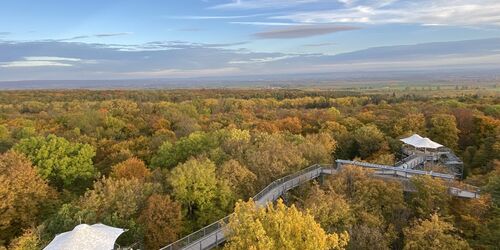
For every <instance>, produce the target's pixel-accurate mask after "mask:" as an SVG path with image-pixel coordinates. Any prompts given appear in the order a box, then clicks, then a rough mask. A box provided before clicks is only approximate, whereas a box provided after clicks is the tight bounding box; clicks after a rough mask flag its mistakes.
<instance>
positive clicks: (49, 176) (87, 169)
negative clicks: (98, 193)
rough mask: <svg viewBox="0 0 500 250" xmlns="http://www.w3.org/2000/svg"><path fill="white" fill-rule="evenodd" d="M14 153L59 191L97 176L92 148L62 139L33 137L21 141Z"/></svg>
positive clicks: (50, 136)
mask: <svg viewBox="0 0 500 250" xmlns="http://www.w3.org/2000/svg"><path fill="white" fill-rule="evenodd" d="M14 150H15V151H17V152H20V153H22V154H24V155H26V156H27V157H28V158H29V159H30V160H31V162H33V164H34V165H35V166H36V167H37V170H38V173H39V174H40V176H42V177H43V178H44V179H46V180H48V181H49V183H51V184H53V185H54V186H55V187H57V188H58V189H61V188H63V187H64V188H70V187H72V186H73V185H75V184H78V181H81V180H84V181H88V180H89V179H92V178H93V177H94V176H95V175H96V171H95V168H94V166H93V164H92V157H94V156H95V151H94V148H92V146H90V145H88V144H81V143H71V142H69V141H67V140H66V139H64V138H62V137H57V136H55V135H49V136H47V137H31V138H28V139H23V140H21V141H20V142H19V143H18V144H16V145H15V146H14Z"/></svg>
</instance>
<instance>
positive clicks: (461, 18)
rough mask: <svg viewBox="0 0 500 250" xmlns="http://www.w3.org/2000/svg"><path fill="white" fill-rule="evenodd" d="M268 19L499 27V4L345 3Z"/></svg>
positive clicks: (457, 0)
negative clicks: (338, 7) (325, 8)
mask: <svg viewBox="0 0 500 250" xmlns="http://www.w3.org/2000/svg"><path fill="white" fill-rule="evenodd" d="M271 18H272V19H281V20H291V21H294V22H299V23H362V24H394V23H401V24H405V23H407V24H423V25H436V26H437V25H454V26H478V25H479V26H480V25H486V26H492V25H493V26H500V2H499V1H497V0H478V1H473V2H471V1H468V0H420V1H410V0H394V1H382V2H380V1H369V2H362V1H346V7H345V8H340V9H329V10H328V9H327V10H317V11H298V12H295V13H291V14H286V15H281V16H274V17H271Z"/></svg>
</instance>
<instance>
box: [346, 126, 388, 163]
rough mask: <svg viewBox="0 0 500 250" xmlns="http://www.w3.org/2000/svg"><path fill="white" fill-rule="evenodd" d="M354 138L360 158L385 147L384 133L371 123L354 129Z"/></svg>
mask: <svg viewBox="0 0 500 250" xmlns="http://www.w3.org/2000/svg"><path fill="white" fill-rule="evenodd" d="M354 140H355V141H356V146H357V148H358V152H359V156H361V157H362V158H368V157H370V156H371V155H372V154H374V153H376V152H378V151H380V150H383V149H387V142H386V141H385V136H384V133H382V131H380V130H379V129H378V128H377V126H375V125H373V124H370V125H365V126H362V127H360V128H358V129H356V130H355V131H354Z"/></svg>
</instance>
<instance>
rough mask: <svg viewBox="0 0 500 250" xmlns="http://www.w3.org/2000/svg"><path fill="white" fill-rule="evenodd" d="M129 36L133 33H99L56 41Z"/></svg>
mask: <svg viewBox="0 0 500 250" xmlns="http://www.w3.org/2000/svg"><path fill="white" fill-rule="evenodd" d="M131 34H133V33H132V32H116V33H99V34H92V35H81V36H74V37H69V38H63V39H58V41H74V40H80V39H88V38H103V37H114V36H126V35H131Z"/></svg>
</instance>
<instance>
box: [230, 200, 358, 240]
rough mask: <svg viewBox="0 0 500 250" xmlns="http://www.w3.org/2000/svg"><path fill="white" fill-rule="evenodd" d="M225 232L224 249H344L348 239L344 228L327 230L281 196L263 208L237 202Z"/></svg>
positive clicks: (250, 202) (251, 203) (251, 202)
mask: <svg viewBox="0 0 500 250" xmlns="http://www.w3.org/2000/svg"><path fill="white" fill-rule="evenodd" d="M227 233H228V243H227V244H226V246H225V247H224V248H225V249H255V250H257V249H311V250H312V249H345V247H346V245H347V243H348V241H349V236H348V234H347V232H342V233H340V234H337V233H332V234H327V233H326V232H325V231H324V230H323V229H322V228H321V226H320V225H319V224H318V223H316V221H314V217H313V216H312V215H310V214H308V213H303V212H300V211H299V210H298V209H297V208H295V206H293V205H292V206H291V207H287V206H285V205H284V204H283V202H282V201H281V200H278V203H277V204H276V206H273V205H272V204H269V205H268V206H267V208H258V207H257V206H256V204H255V203H254V202H253V201H252V200H250V201H249V202H242V201H240V202H238V203H237V204H236V208H235V212H234V213H233V214H232V215H231V218H230V220H229V224H228V231H227Z"/></svg>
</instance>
